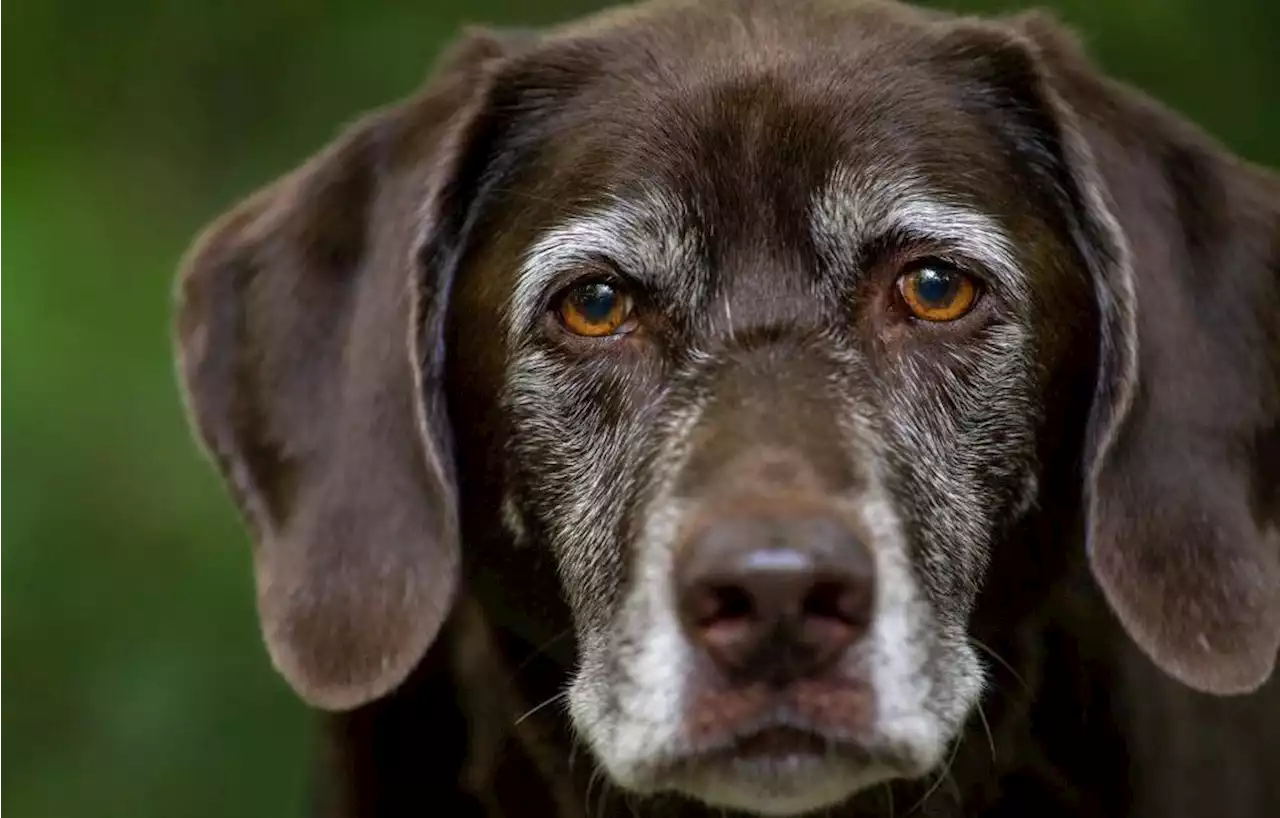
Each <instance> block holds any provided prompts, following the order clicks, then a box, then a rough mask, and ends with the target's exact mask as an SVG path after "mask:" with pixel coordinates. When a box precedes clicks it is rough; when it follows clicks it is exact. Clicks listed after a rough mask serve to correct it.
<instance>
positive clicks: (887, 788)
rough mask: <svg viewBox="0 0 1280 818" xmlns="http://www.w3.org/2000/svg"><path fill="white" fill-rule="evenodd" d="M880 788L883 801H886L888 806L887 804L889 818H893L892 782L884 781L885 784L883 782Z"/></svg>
mask: <svg viewBox="0 0 1280 818" xmlns="http://www.w3.org/2000/svg"><path fill="white" fill-rule="evenodd" d="M882 788H883V789H884V800H885V801H887V802H888V804H889V818H894V811H893V782H892V781H886V782H884V784H883V785H882Z"/></svg>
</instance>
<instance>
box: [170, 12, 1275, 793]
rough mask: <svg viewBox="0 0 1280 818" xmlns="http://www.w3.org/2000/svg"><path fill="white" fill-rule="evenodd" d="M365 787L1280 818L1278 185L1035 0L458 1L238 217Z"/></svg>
mask: <svg viewBox="0 0 1280 818" xmlns="http://www.w3.org/2000/svg"><path fill="white" fill-rule="evenodd" d="M175 312H176V319H175V321H176V324H175V326H176V330H175V336H176V345H177V349H178V358H179V364H178V368H179V373H180V379H181V381H182V384H183V386H184V392H185V396H186V402H187V406H188V410H189V415H190V418H191V422H192V425H193V427H194V429H195V430H196V432H197V434H198V437H199V439H200V441H201V443H202V446H203V447H204V449H205V450H206V451H207V452H208V454H209V456H210V457H211V459H212V461H213V462H214V463H215V464H216V466H217V468H218V470H219V472H220V474H221V475H222V476H223V478H225V481H226V483H227V485H228V486H229V488H230V491H231V493H232V495H233V496H234V500H235V502H236V505H237V507H238V508H239V510H240V512H241V513H242V514H243V517H244V519H245V520H246V523H247V526H248V527H249V529H250V530H251V533H252V535H253V540H254V543H255V546H254V551H253V562H254V567H255V572H256V585H257V604H258V611H259V614H260V619H261V624H262V628H263V633H264V637H265V642H266V646H267V648H268V650H269V653H270V657H271V660H272V662H273V663H274V666H275V667H276V668H277V669H278V670H279V672H280V674H282V675H283V677H284V679H286V680H287V681H288V683H289V684H290V685H291V686H292V688H293V689H294V690H295V691H296V692H297V694H298V695H299V696H300V697H301V698H302V699H303V700H304V701H305V702H307V703H308V704H310V705H312V706H314V707H315V708H317V709H318V710H321V711H324V712H326V713H329V714H331V715H329V716H327V719H328V724H329V728H330V729H329V731H328V733H327V737H328V738H327V743H326V745H325V749H324V759H323V762H322V763H323V765H324V766H322V767H321V768H320V770H321V773H320V774H319V775H318V778H317V798H316V802H315V806H316V811H317V812H318V813H321V814H341V815H379V816H388V815H410V814H413V815H498V814H507V815H610V814H622V815H633V814H634V815H649V814H655V815H703V814H709V815H717V814H729V813H734V814H739V813H741V814H755V815H798V814H803V813H809V812H813V811H823V810H825V811H826V813H825V814H831V815H836V814H838V815H845V814H850V815H859V816H863V815H887V816H892V815H895V814H896V815H908V814H924V815H957V816H958V815H979V814H981V815H984V816H1006V815H1008V816H1012V815H1019V816H1022V815H1036V816H1056V815H1096V816H1122V815H1134V816H1138V815H1143V816H1145V815H1153V816H1174V815H1179V816H1183V815H1185V816H1193V815H1194V816H1214V818H1226V817H1227V816H1264V815H1280V784H1277V782H1276V780H1275V774H1276V772H1277V771H1278V769H1280V768H1277V766H1276V759H1277V758H1280V706H1278V705H1280V699H1278V698H1277V694H1276V692H1275V691H1276V687H1275V685H1274V684H1267V681H1268V679H1269V678H1270V676H1271V674H1272V670H1273V666H1274V664H1275V661H1276V655H1277V645H1278V643H1280V180H1278V179H1277V176H1276V175H1274V174H1273V173H1272V172H1270V171H1268V170H1266V169H1263V168H1260V167H1256V166H1252V165H1250V164H1248V163H1245V162H1243V161H1241V160H1239V159H1238V158H1236V157H1234V156H1232V155H1231V154H1230V153H1229V152H1228V151H1227V150H1225V149H1224V148H1223V147H1221V146H1220V145H1218V144H1216V143H1215V142H1214V141H1212V140H1211V139H1210V138H1209V137H1207V136H1206V135H1205V134H1203V133H1202V132H1201V131H1200V130H1198V129H1197V128H1196V127H1194V126H1193V125H1191V124H1189V123H1188V122H1186V121H1184V120H1183V119H1182V118H1180V117H1179V116H1178V115H1177V114H1175V113H1173V112H1171V111H1169V110H1168V109H1166V108H1164V107H1162V106H1161V105H1160V104H1158V103H1157V102H1155V101H1153V100H1151V99H1149V98H1148V97H1146V96H1144V95H1143V94H1142V93H1140V92H1138V91H1136V90H1134V89H1131V88H1129V87H1127V86H1125V85H1124V84H1121V83H1119V82H1116V81H1113V80H1111V79H1108V78H1107V77H1105V76H1103V75H1102V74H1101V73H1100V72H1099V71H1098V70H1097V69H1096V68H1095V67H1093V64H1092V63H1091V62H1090V60H1089V57H1088V56H1087V54H1086V53H1085V51H1084V50H1083V49H1082V48H1081V47H1080V46H1079V45H1078V44H1077V42H1076V40H1075V38H1074V36H1073V35H1072V34H1071V33H1070V32H1069V31H1068V30H1066V29H1065V27H1064V26H1062V25H1060V24H1059V23H1058V22H1056V21H1055V19H1054V18H1053V17H1051V16H1049V15H1046V14H1044V13H1040V12H1030V13H1022V14H1014V15H1009V16H1005V17H988V18H973V17H960V16H955V15H951V14H948V13H943V12H937V11H926V10H921V9H916V8H912V7H908V6H905V5H895V4H890V3H885V2H876V1H875V0H865V1H864V0H712V1H711V2H699V3H690V2H680V1H679V0H676V1H675V2H661V1H660V2H656V3H645V4H641V5H637V6H632V7H625V8H621V9H616V10H612V11H607V12H603V13H600V14H598V15H596V16H592V17H589V18H587V19H585V20H581V21H578V22H576V23H572V24H568V25H565V26H563V27H559V28H553V29H549V30H539V31H524V30H514V31H495V30H488V29H474V30H469V31H468V32H467V33H466V35H465V36H464V37H463V38H462V40H461V41H460V43H459V44H457V45H456V46H455V47H454V48H453V49H452V50H450V51H449V52H447V53H446V54H445V55H444V56H443V57H442V58H440V60H439V62H438V63H437V65H436V67H435V69H434V72H433V74H432V75H431V77H430V79H429V81H427V82H426V84H425V85H424V86H423V87H422V88H421V89H420V90H419V91H418V92H416V93H415V94H414V95H412V96H411V97H409V98H408V99H406V100H403V101H401V102H399V103H398V104H395V105H392V106H390V107H388V108H386V109H383V110H380V111H376V112H373V113H371V114H368V115H367V116H365V117H364V118H362V119H360V120H359V121H357V122H355V123H354V124H353V125H352V126H350V127H349V128H348V129H347V130H346V131H344V132H343V133H342V134H341V135H340V136H339V137H338V138H336V140H335V141H334V142H333V144H331V145H330V146H329V147H327V148H326V149H325V150H323V151H322V152H321V153H319V154H318V155H317V156H315V157H314V158H312V159H311V160H310V161H308V162H307V163H306V164H304V165H302V166H301V167H300V168H298V169H297V170H295V171H293V172H292V173H289V174H288V175H286V176H284V177H283V178H281V179H279V180H278V181H276V182H274V183H273V184H271V185H270V186H268V187H266V188H265V189H263V190H261V191H260V192H258V193H257V194H255V195H253V196H251V197H250V198H249V199H247V200H246V201H244V202H243V203H242V204H240V205H239V206H237V207H236V208H235V209H233V210H232V211H230V213H228V214H227V215H225V216H224V217H222V218H221V219H220V220H218V221H217V222H215V223H214V224H213V225H212V226H211V227H209V228H208V229H207V230H206V231H205V233H204V234H203V236H202V237H201V238H200V239H199V240H198V241H197V243H196V244H195V245H194V247H193V248H192V249H191V250H190V251H189V253H188V256H187V258H186V259H185V261H184V264H183V270H182V273H181V275H180V279H179V284H178V290H177V306H176V308H175Z"/></svg>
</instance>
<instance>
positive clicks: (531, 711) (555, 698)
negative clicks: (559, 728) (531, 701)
mask: <svg viewBox="0 0 1280 818" xmlns="http://www.w3.org/2000/svg"><path fill="white" fill-rule="evenodd" d="M567 693H568V691H565V690H561V691H560V692H559V693H556V694H554V695H552V696H550V697H548V698H546V699H544V700H543V701H541V702H540V703H538V704H535V705H534V706H533V707H530V708H529V709H528V710H526V711H524V714H523V715H522V716H520V718H518V719H516V721H515V726H516V727H519V726H520V724H521V723H522V722H523V721H524V720H525V719H527V718H529V717H530V716H532V715H533V714H534V713H537V712H538V711H539V710H541V709H542V708H544V707H546V706H547V705H549V704H554V703H555V702H558V701H561V700H563V699H564V697H565V696H566V695H567Z"/></svg>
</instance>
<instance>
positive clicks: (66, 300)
mask: <svg viewBox="0 0 1280 818" xmlns="http://www.w3.org/2000/svg"><path fill="white" fill-rule="evenodd" d="M591 5H593V4H592V3H588V2H585V0H576V1H575V0H552V2H533V3H521V2H519V1H518V0H510V1H509V2H507V3H502V2H496V1H494V0H490V1H489V2H480V1H479V0H472V1H471V2H462V0H434V2H433V0H417V1H416V2H411V3H410V2H406V3H399V4H397V3H391V2H383V1H381V0H328V1H327V2H319V1H318V0H317V1H315V2H304V0H258V2H247V0H241V1H240V2H213V0H192V1H190V2H178V1H177V0H172V1H171V2H163V0H114V1H113V2H100V1H99V0H17V2H11V3H8V4H6V8H5V11H6V12H7V16H8V18H9V29H8V31H9V33H8V34H7V35H5V39H4V43H3V44H4V45H5V46H7V47H6V48H5V49H4V55H3V59H4V62H3V67H4V68H8V69H10V70H9V78H10V82H9V83H8V84H7V85H6V88H5V90H8V91H9V93H8V95H7V96H6V97H5V99H4V108H3V113H4V119H5V121H7V122H8V130H7V133H6V134H5V136H6V139H5V142H4V159H5V165H6V166H7V168H8V170H9V177H8V182H7V183H5V185H4V199H5V201H6V202H8V204H9V210H8V213H9V218H8V221H7V223H6V230H5V232H6V233H7V234H8V237H9V239H10V241H9V268H8V269H9V272H10V275H9V276H8V277H7V284H8V288H7V293H8V295H7V297H6V298H5V299H4V302H3V319H4V322H3V325H4V330H3V341H4V342H5V343H4V345H5V347H7V348H8V349H9V351H10V353H12V354H11V355H10V356H9V364H10V366H9V368H8V369H7V370H6V371H5V375H4V386H5V387H7V389H6V390H5V391H7V393H8V394H9V396H10V398H12V399H14V400H16V401H17V402H16V403H14V402H10V403H9V404H8V411H7V412H5V414H4V417H3V435H4V438H5V439H6V440H7V441H8V446H6V447H4V451H3V466H4V467H5V468H6V470H7V471H8V472H9V481H8V482H7V483H5V484H4V494H3V501H4V508H3V510H4V512H7V513H5V514H4V515H3V532H2V533H3V544H4V545H3V560H4V562H3V567H4V568H6V569H8V570H7V571H6V572H5V573H4V576H3V611H2V614H3V621H4V634H3V635H4V637H5V641H6V643H7V644H8V645H9V647H10V652H9V659H10V661H9V664H8V666H7V667H6V669H5V671H4V679H3V681H4V686H5V687H6V688H7V689H8V692H9V696H8V698H7V700H6V705H5V708H4V712H3V738H4V739H5V743H6V744H7V745H8V747H9V754H8V756H7V759H8V760H7V762H6V763H5V769H4V772H5V775H4V793H3V796H4V806H6V807H9V808H10V809H11V810H13V811H12V812H10V815H11V816H21V818H28V817H30V818H36V817H37V816H58V817H59V818H60V817H61V816H68V817H69V816H77V815H86V816H87V815H95V816H98V815H129V816H139V817H141V816H148V815H154V816H166V817H168V816H202V815H207V816H211V818H212V816H219V818H221V816H225V815H294V814H299V813H300V812H301V810H302V809H303V805H304V803H305V781H306V778H307V775H308V762H309V753H308V741H309V740H310V738H311V735H312V729H313V728H312V725H311V719H309V717H308V714H307V713H306V711H305V709H304V708H303V707H302V706H301V705H300V704H299V703H297V702H296V701H295V700H294V699H293V697H292V696H291V694H290V693H289V692H288V691H287V689H286V688H285V687H284V685H283V683H282V682H280V681H279V680H278V679H277V677H276V676H275V674H274V673H273V672H272V671H271V669H270V667H269V664H268V662H267V660H266V656H265V652H264V651H263V649H262V647H261V643H260V640H259V637H258V633H257V629H256V622H255V620H254V612H253V592H252V586H251V577H250V573H249V570H250V559H249V547H248V543H247V539H246V537H245V534H244V532H243V530H242V528H241V526H240V524H239V521H238V520H237V519H236V517H235V515H234V514H233V512H232V507H231V504H230V502H229V500H228V497H227V495H226V493H225V492H224V490H223V488H222V486H221V484H220V483H219V482H218V480H217V478H216V477H215V476H214V474H213V472H212V470H211V469H210V468H209V467H208V466H207V464H206V463H205V462H204V461H203V459H202V458H201V456H200V455H199V454H198V453H197V450H196V449H195V447H194V446H193V445H192V443H191V440H190V438H189V436H188V431H187V428H186V425H185V421H184V419H183V416H182V411H181V405H180V402H179V399H178V395H177V392H176V390H175V388H174V380H173V375H172V372H173V370H172V364H171V359H170V347H169V316H168V309H169V303H170V292H171V276H172V273H173V270H174V266H175V264H176V262H177V260H178V258H179V257H180V255H181V253H182V251H183V250H184V248H185V247H186V245H187V243H188V242H189V240H190V239H191V238H192V236H193V235H194V234H195V232H196V231H197V230H198V229H199V227H200V226H201V225H202V224H203V223H205V222H206V221H207V220H208V219H210V218H211V217H213V216H214V215H216V214H217V213H218V212H219V211H220V210H222V209H223V208H225V207H227V206H229V205H230V204H231V203H232V202H233V201H234V200H235V199H236V198H238V197H239V196H241V195H242V194H245V193H247V192H248V191H250V190H251V189H253V188H254V187H256V186H258V185H260V184H262V183H264V182H266V181H268V180H270V179H271V178H272V177H273V176H274V175H276V174H278V173H281V172H283V171H285V170H287V169H288V168H289V167H291V166H292V165H293V164H295V163H296V162H298V161H300V160H301V159H302V158H304V157H305V156H306V155H308V154H309V153H310V152H311V151H313V150H314V149H316V148H318V147H319V146H320V145H321V144H323V143H324V142H325V141H326V140H327V139H328V138H329V137H330V136H331V135H333V134H334V133H335V132H336V130H337V129H338V127H339V126H340V125H341V124H342V123H343V122H345V121H347V120H350V119H351V118H352V117H353V116H354V115H356V114H357V113H358V112H359V111H361V110H363V109H366V108H369V107H372V106H375V105H379V104H382V103H384V102H386V101H389V100H391V99H393V98H395V97H398V96H400V95H402V94H404V93H406V92H408V91H409V90H411V89H412V88H413V87H414V86H415V85H416V84H417V82H418V81H419V80H420V79H421V78H422V76H423V74H424V71H425V70H426V68H427V66H428V65H429V64H430V62H431V60H432V58H433V56H434V55H435V53H436V52H437V51H438V50H439V48H440V47H441V46H442V44H443V43H444V42H445V41H446V40H448V39H449V38H450V37H451V36H452V34H453V33H454V32H455V31H456V30H457V28H458V26H459V25H461V24H463V23H467V22H495V23H506V24H540V23H545V22H549V21H552V20H557V19H565V18H567V17H571V16H573V15H576V14H578V13H580V12H582V11H583V10H585V9H586V8H587V7H589V6H591ZM947 5H949V6H950V7H953V8H963V9H969V10H984V11H989V10H992V9H995V8H1000V7H1006V8H1007V7H1010V6H1011V5H1014V4H1012V3H1010V2H1003V3H993V2H973V0H969V2H950V3H948V4H947ZM1054 5H1056V7H1057V8H1058V9H1059V10H1060V13H1061V14H1062V16H1063V17H1064V18H1065V19H1066V20H1068V21H1069V22H1071V23H1073V24H1075V25H1076V26H1078V27H1079V28H1080V30H1081V31H1082V32H1083V33H1084V34H1085V35H1086V40H1087V41H1088V43H1089V45H1090V47H1091V49H1092V50H1093V52H1094V54H1095V55H1096V57H1097V58H1098V60H1099V62H1100V63H1101V64H1102V65H1103V66H1105V67H1106V68H1107V69H1108V70H1110V71H1112V72H1113V73H1115V74H1117V75H1119V76H1122V77H1125V78H1127V79H1130V80H1132V81H1133V82H1135V83H1137V84H1139V85H1141V86H1142V87H1144V88H1146V89H1147V90H1149V91H1150V92H1152V93H1153V94H1155V95H1156V96H1158V97H1160V98H1162V99H1164V100H1165V101H1166V102H1167V103H1169V104H1170V105H1172V106H1173V107H1175V108H1177V109H1179V110H1181V111H1182V112H1183V113H1185V114H1187V115H1188V116H1190V117H1192V118H1193V119H1195V120H1197V121H1199V122H1200V123H1202V124H1203V125H1205V126H1206V127H1207V128H1208V129H1209V130H1210V131H1212V132H1213V133H1214V134H1216V135H1217V136H1218V137H1219V138H1221V139H1222V140H1223V141H1225V142H1226V143H1227V144H1228V145H1229V146H1230V147H1231V148H1233V149H1234V150H1236V151H1238V152H1239V153H1241V154H1243V155H1245V156H1246V157H1248V158H1251V159H1253V160H1255V161H1261V162H1265V163H1269V164H1273V165H1275V164H1280V106H1277V105H1276V104H1275V103H1276V86H1277V84H1278V83H1280V51H1278V50H1277V49H1276V48H1275V46H1274V37H1275V35H1276V34H1278V33H1280V4H1277V3H1275V2H1274V0H1215V2H1212V3H1209V2H1201V1H1200V0H1092V1H1086V0H1063V1H1062V2H1059V3H1057V4H1054Z"/></svg>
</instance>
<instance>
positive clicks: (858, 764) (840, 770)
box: [656, 720, 914, 815]
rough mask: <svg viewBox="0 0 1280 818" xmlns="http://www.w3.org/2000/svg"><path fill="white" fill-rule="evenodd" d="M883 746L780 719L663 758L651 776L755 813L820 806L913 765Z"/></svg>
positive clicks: (678, 788) (669, 786)
mask: <svg viewBox="0 0 1280 818" xmlns="http://www.w3.org/2000/svg"><path fill="white" fill-rule="evenodd" d="M911 767H912V765H911V763H910V762H909V760H908V759H906V758H904V757H903V756H902V755H901V754H899V753H895V752H892V751H891V750H890V749H888V748H878V747H875V746H874V743H868V742H863V741H860V740H856V739H853V738H849V737H844V736H834V735H831V734H830V733H829V732H826V731H823V730H822V729H820V728H817V727H816V726H810V725H796V724H793V723H788V721H787V720H777V721H775V722H771V723H765V724H761V725H759V726H757V727H755V728H754V729H752V730H750V731H746V732H739V733H737V734H735V735H734V736H732V737H729V738H725V739H723V740H720V741H717V742H715V743H714V744H709V745H705V746H701V747H696V748H690V749H689V750H688V751H687V752H684V753H681V754H680V755H679V756H678V757H677V758H673V759H670V760H669V761H668V763H667V764H666V765H664V768H663V770H662V772H661V773H660V774H659V775H658V776H656V779H657V780H658V781H660V782H661V784H660V785H659V787H658V788H659V789H670V790H675V791H679V792H681V793H683V794H685V795H686V796H690V797H693V798H695V799H697V800H700V801H703V802H705V803H707V804H709V805H711V806H714V807H719V808H728V809H739V810H746V811H748V812H752V813H756V814H762V815H796V814H800V813H806V812H810V811H812V810H815V809H823V808H829V807H831V806H834V805H835V804H837V803H839V802H841V801H843V800H845V799H847V798H849V797H851V796H852V795H853V794H854V793H856V792H858V791H859V790H862V789H865V788H866V787H869V786H871V785H873V784H876V783H879V782H882V781H885V780H887V779H890V778H896V777H900V776H904V775H911V774H912V773H913V772H914V770H912V769H911Z"/></svg>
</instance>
